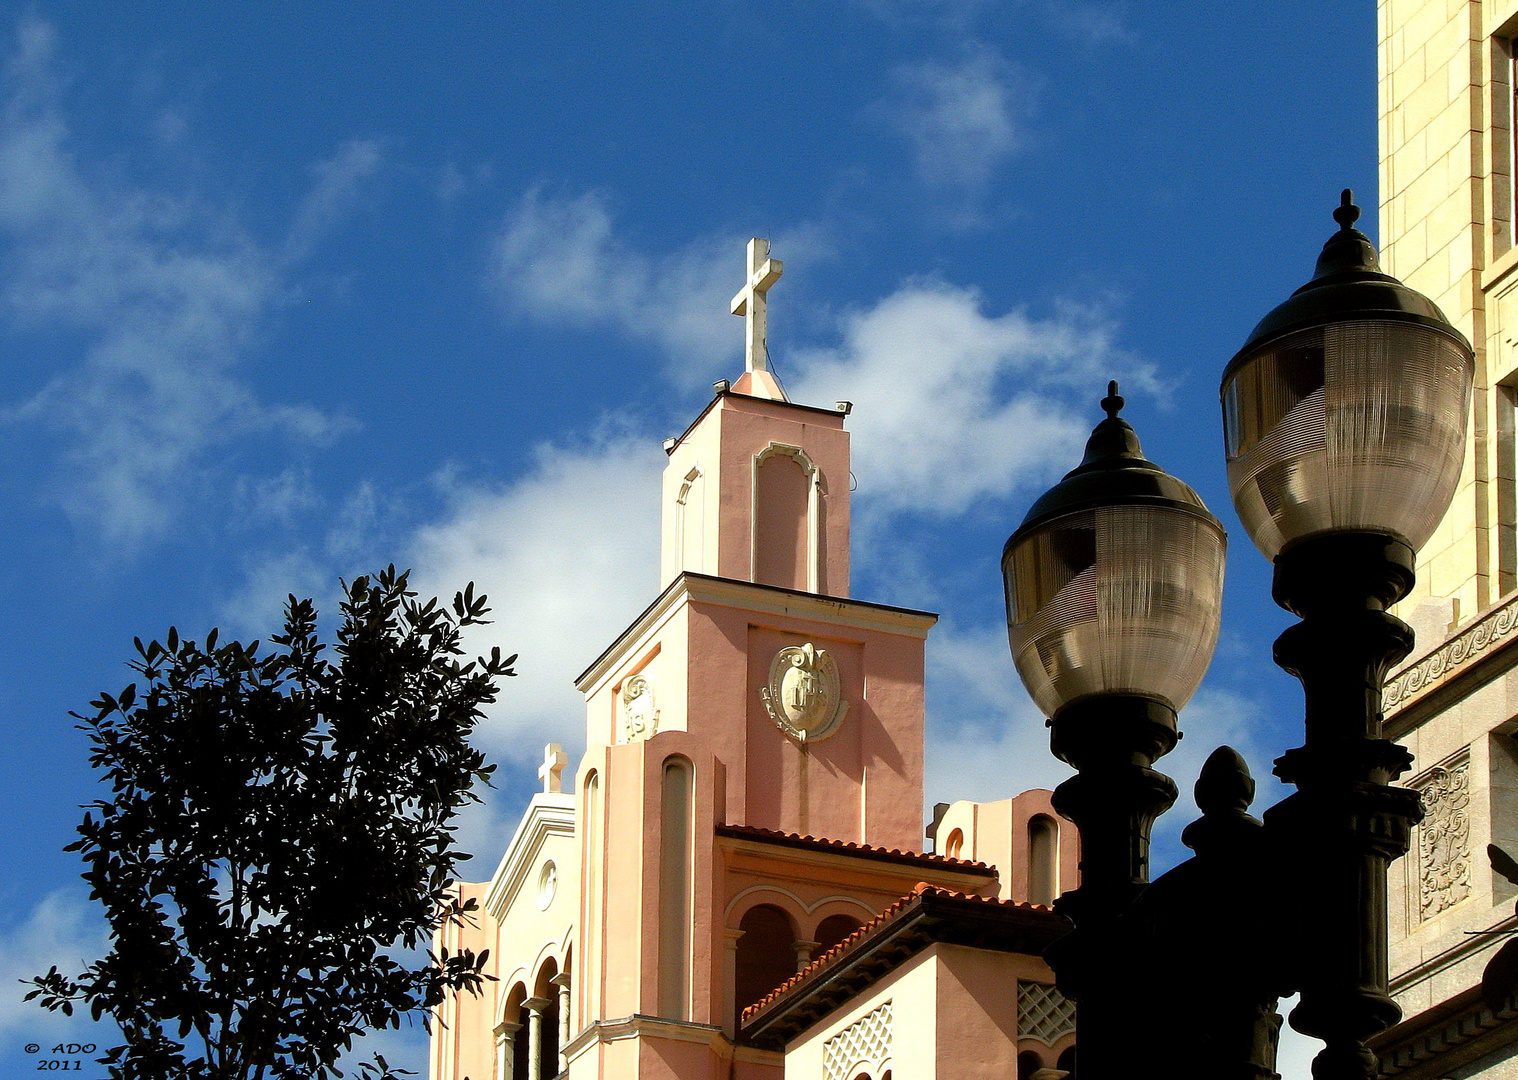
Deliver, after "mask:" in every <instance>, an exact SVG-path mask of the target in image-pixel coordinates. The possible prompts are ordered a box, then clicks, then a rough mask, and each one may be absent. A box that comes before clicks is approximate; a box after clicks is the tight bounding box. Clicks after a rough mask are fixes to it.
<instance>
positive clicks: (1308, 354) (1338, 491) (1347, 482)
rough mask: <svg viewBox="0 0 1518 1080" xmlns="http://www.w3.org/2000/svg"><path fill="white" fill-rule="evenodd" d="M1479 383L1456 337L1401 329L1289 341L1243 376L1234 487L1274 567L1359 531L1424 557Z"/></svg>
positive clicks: (1392, 325) (1231, 443)
mask: <svg viewBox="0 0 1518 1080" xmlns="http://www.w3.org/2000/svg"><path fill="white" fill-rule="evenodd" d="M1473 373H1474V361H1473V359H1472V357H1471V355H1470V353H1469V352H1467V351H1466V350H1465V349H1464V348H1463V347H1462V346H1461V345H1460V344H1459V343H1458V342H1457V341H1456V340H1455V339H1454V338H1453V337H1451V336H1450V335H1449V334H1446V333H1441V332H1440V331H1438V330H1436V329H1433V328H1431V327H1428V326H1424V325H1422V324H1420V323H1416V322H1410V321H1400V320H1391V319H1366V320H1346V321H1343V322H1335V323H1330V324H1328V325H1325V326H1317V327H1313V328H1311V329H1307V330H1302V331H1300V332H1297V333H1294V334H1287V335H1286V336H1284V337H1281V338H1279V339H1276V340H1274V341H1271V342H1267V343H1266V344H1265V347H1264V348H1262V349H1261V350H1260V351H1259V352H1257V353H1255V354H1254V355H1253V356H1251V357H1249V358H1248V359H1246V360H1244V361H1243V362H1242V363H1238V364H1237V366H1235V367H1233V368H1232V369H1231V370H1230V372H1229V374H1228V376H1227V378H1226V380H1225V381H1224V384H1223V429H1224V440H1225V443H1226V448H1227V454H1228V486H1229V488H1230V489H1231V490H1232V492H1233V504H1234V506H1235V507H1236V508H1237V509H1238V512H1239V517H1240V518H1241V519H1242V520H1243V522H1244V527H1245V528H1246V529H1248V530H1249V535H1250V536H1251V537H1253V538H1254V542H1255V544H1256V546H1258V547H1259V549H1260V550H1261V551H1262V552H1264V553H1265V557H1266V558H1268V559H1274V558H1275V557H1276V556H1277V555H1278V554H1280V551H1281V549H1282V548H1283V547H1284V546H1286V544H1288V543H1290V542H1291V541H1293V540H1298V539H1301V538H1302V537H1305V536H1311V535H1313V534H1315V533H1320V532H1326V531H1330V530H1347V529H1353V530H1367V531H1376V532H1388V533H1392V534H1394V535H1396V536H1399V537H1401V538H1402V539H1404V540H1406V541H1407V542H1408V543H1409V544H1410V545H1411V546H1412V548H1413V549H1414V550H1415V551H1416V550H1417V549H1418V548H1420V547H1421V546H1422V545H1423V544H1424V543H1425V542H1426V541H1427V540H1428V538H1429V536H1430V535H1432V533H1433V531H1434V529H1435V527H1437V526H1438V524H1439V521H1440V519H1441V518H1442V517H1443V516H1444V512H1445V510H1447V509H1448V508H1449V504H1450V500H1451V499H1452V498H1453V497H1454V494H1455V485H1456V484H1457V483H1458V481H1459V479H1460V462H1461V457H1462V455H1463V453H1464V450H1465V428H1466V417H1467V415H1468V414H1469V410H1470V394H1471V379H1472V375H1473Z"/></svg>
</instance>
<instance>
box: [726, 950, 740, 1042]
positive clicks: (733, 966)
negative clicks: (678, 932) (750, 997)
mask: <svg viewBox="0 0 1518 1080" xmlns="http://www.w3.org/2000/svg"><path fill="white" fill-rule="evenodd" d="M743 933H744V932H743V931H742V930H727V929H724V930H723V931H722V937H723V945H724V949H723V962H722V1026H723V1028H724V1029H725V1030H726V1031H727V1037H728V1038H729V1039H736V1038H737V1037H738V1019H739V1018H738V1002H737V998H738V939H739V938H741V937H742V936H743Z"/></svg>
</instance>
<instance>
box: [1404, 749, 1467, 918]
mask: <svg viewBox="0 0 1518 1080" xmlns="http://www.w3.org/2000/svg"><path fill="white" fill-rule="evenodd" d="M1470 768H1471V763H1470V757H1469V752H1468V751H1464V750H1463V751H1461V752H1460V754H1458V755H1457V756H1455V757H1453V758H1450V759H1448V760H1447V761H1445V762H1444V763H1442V764H1439V765H1435V766H1434V767H1433V768H1432V769H1429V770H1428V771H1427V772H1425V773H1423V774H1422V775H1421V776H1419V777H1417V778H1416V779H1414V780H1413V781H1412V783H1410V784H1409V785H1408V786H1409V787H1410V788H1412V789H1413V790H1414V791H1416V792H1418V794H1419V796H1420V797H1421V798H1422V800H1423V815H1424V816H1423V822H1422V824H1420V825H1419V826H1418V871H1417V873H1418V890H1417V897H1418V899H1417V908H1416V910H1415V912H1414V915H1415V917H1416V920H1417V921H1419V922H1421V921H1423V920H1425V919H1430V918H1432V917H1433V916H1435V915H1437V914H1439V913H1440V912H1441V911H1444V910H1446V909H1448V908H1451V907H1453V906H1454V905H1456V904H1458V903H1459V902H1460V901H1461V900H1464V899H1465V898H1466V897H1467V896H1469V895H1470V893H1471V818H1470V802H1471V789H1470Z"/></svg>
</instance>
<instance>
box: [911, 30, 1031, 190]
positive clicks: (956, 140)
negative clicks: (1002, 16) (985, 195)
mask: <svg viewBox="0 0 1518 1080" xmlns="http://www.w3.org/2000/svg"><path fill="white" fill-rule="evenodd" d="M895 82H896V91H897V93H896V97H895V98H894V99H893V100H892V101H891V102H889V103H887V104H886V105H885V106H883V108H884V110H885V112H886V115H887V116H888V117H889V118H890V120H891V123H892V124H893V126H895V127H896V128H897V130H899V131H900V132H901V133H902V134H903V135H905V136H906V138H907V141H908V142H909V143H910V145H911V147H912V160H913V165H914V167H915V169H916V172H917V176H918V178H919V179H920V180H922V181H923V182H924V183H926V184H927V185H929V186H930V187H935V188H940V189H953V190H957V191H960V192H963V193H966V194H978V193H980V192H981V191H983V190H984V189H985V187H986V186H987V185H988V184H989V182H990V180H991V178H992V176H993V174H994V173H995V170H996V168H997V166H998V165H1000V164H1001V162H1002V161H1003V160H1004V159H1005V158H1006V157H1007V156H1008V155H1009V154H1011V153H1012V152H1013V151H1014V150H1016V149H1017V147H1018V145H1019V143H1020V141H1021V134H1020V132H1019V130H1018V120H1019V118H1020V115H1021V113H1022V112H1023V111H1024V110H1025V105H1024V103H1023V101H1022V100H1020V98H1019V95H1020V94H1022V93H1023V91H1022V89H1021V88H1020V87H1019V86H1018V85H1017V84H1016V80H1015V78H1014V73H1013V69H1012V67H1011V66H1010V65H1009V64H1008V63H1007V62H1006V60H1004V59H1003V58H1002V57H1001V56H1000V54H998V53H997V52H996V51H995V50H993V49H992V48H990V47H989V46H984V45H982V46H977V47H973V48H971V49H970V50H969V51H968V52H967V53H966V55H965V56H964V58H963V59H961V60H959V61H957V62H953V63H942V62H939V61H936V60H930V61H926V62H924V63H920V64H912V65H907V66H903V67H900V68H898V69H897V70H896V72H895Z"/></svg>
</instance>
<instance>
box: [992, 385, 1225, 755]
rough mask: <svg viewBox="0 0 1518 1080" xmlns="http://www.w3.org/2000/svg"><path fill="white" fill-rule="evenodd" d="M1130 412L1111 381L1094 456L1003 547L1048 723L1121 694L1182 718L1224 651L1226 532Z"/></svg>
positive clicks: (1012, 624) (1089, 452) (1016, 621)
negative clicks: (1157, 456) (1220, 647)
mask: <svg viewBox="0 0 1518 1080" xmlns="http://www.w3.org/2000/svg"><path fill="white" fill-rule="evenodd" d="M1122 405H1123V399H1122V398H1120V397H1118V396H1117V384H1116V383H1112V384H1111V386H1110V390H1109V396H1108V397H1107V398H1106V399H1105V400H1103V402H1102V407H1103V408H1104V409H1106V411H1107V419H1105V420H1103V421H1102V422H1101V423H1099V424H1098V425H1097V426H1096V429H1095V430H1094V431H1093V432H1092V433H1091V439H1090V441H1089V442H1088V443H1087V444H1086V454H1085V457H1084V459H1083V460H1082V461H1081V463H1080V465H1079V466H1078V467H1077V468H1075V469H1074V470H1072V471H1071V472H1070V473H1068V474H1067V475H1066V476H1065V478H1064V479H1063V480H1061V481H1060V482H1059V483H1058V484H1056V485H1055V486H1054V487H1053V488H1051V489H1050V490H1049V491H1048V492H1046V493H1045V494H1044V496H1043V497H1042V498H1040V499H1039V500H1038V501H1037V502H1036V503H1034V504H1033V507H1032V508H1031V509H1030V510H1029V511H1028V515H1027V517H1026V518H1025V519H1024V520H1023V523H1022V524H1021V525H1020V526H1019V527H1018V529H1017V531H1016V532H1014V533H1013V534H1012V536H1011V537H1010V538H1009V539H1008V540H1007V546H1006V548H1005V549H1004V550H1003V552H1002V574H1003V578H1004V580H1005V583H1006V592H1007V629H1008V637H1009V640H1010V643H1011V646H1012V656H1013V659H1014V661H1015V662H1016V664H1017V671H1018V674H1019V675H1021V676H1022V680H1023V684H1024V685H1025V686H1026V687H1027V688H1028V693H1029V694H1031V695H1032V697H1033V700H1034V701H1035V702H1036V703H1037V705H1038V707H1039V708H1040V709H1041V710H1043V713H1044V715H1045V716H1049V717H1053V716H1054V715H1055V714H1056V713H1058V712H1059V711H1060V710H1061V709H1063V708H1065V707H1066V706H1068V705H1071V704H1073V703H1075V702H1079V701H1083V700H1085V699H1089V698H1092V697H1094V696H1096V695H1115V694H1120V695H1127V696H1131V697H1138V698H1147V699H1150V700H1151V701H1155V702H1158V703H1159V704H1160V705H1162V706H1164V707H1165V709H1167V710H1168V711H1169V712H1170V713H1171V714H1174V713H1175V712H1177V711H1179V710H1180V708H1181V706H1182V705H1184V704H1185V703H1186V701H1187V700H1188V699H1189V698H1190V697H1191V695H1192V694H1193V693H1195V692H1196V688H1197V685H1198V684H1199V683H1200V682H1201V681H1202V676H1203V674H1204V673H1205V672H1206V670H1207V665H1208V664H1209V663H1210V662H1211V659H1212V650H1213V647H1214V646H1215V645H1216V644H1217V639H1218V622H1219V617H1220V614H1221V606H1222V598H1223V560H1224V552H1225V549H1226V545H1227V540H1226V537H1225V535H1224V533H1223V527H1222V525H1220V524H1219V523H1218V520H1217V518H1215V517H1213V516H1212V514H1211V513H1209V512H1208V510H1207V507H1206V506H1205V505H1203V503H1202V500H1201V499H1200V498H1199V497H1198V496H1197V494H1196V492H1195V491H1193V490H1192V489H1191V488H1190V487H1188V486H1187V485H1186V484H1184V483H1182V482H1181V481H1180V480H1178V479H1176V478H1175V477H1174V476H1171V475H1170V474H1169V473H1167V472H1165V471H1164V470H1163V469H1161V468H1160V467H1159V466H1158V465H1155V464H1154V463H1153V462H1150V461H1147V460H1145V458H1144V454H1143V450H1142V448H1141V447H1140V446H1139V441H1138V436H1137V434H1135V433H1134V430H1133V428H1132V427H1131V426H1130V425H1129V424H1128V422H1127V421H1126V420H1122V419H1120V418H1119V417H1118V415H1117V414H1118V411H1119V410H1120V409H1121V408H1122ZM1172 726H1173V720H1172ZM1171 741H1172V742H1173V741H1174V740H1173V738H1172V740H1171Z"/></svg>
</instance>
